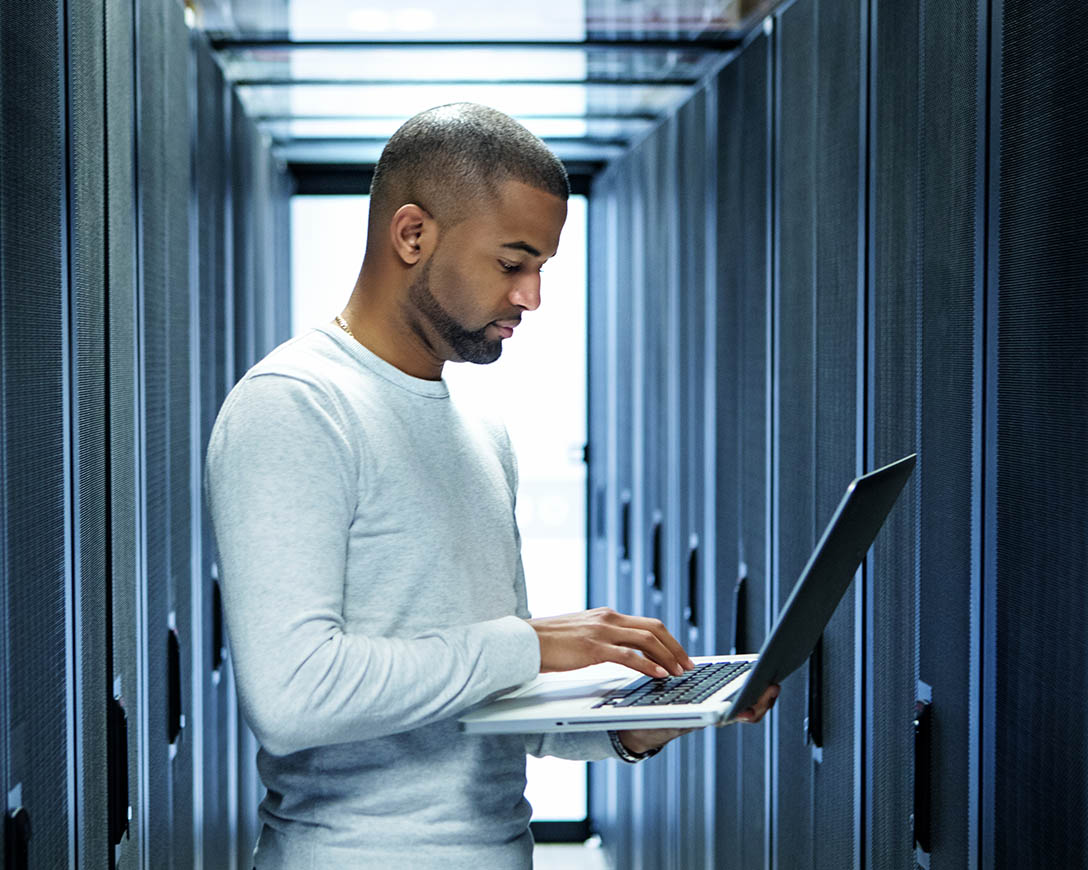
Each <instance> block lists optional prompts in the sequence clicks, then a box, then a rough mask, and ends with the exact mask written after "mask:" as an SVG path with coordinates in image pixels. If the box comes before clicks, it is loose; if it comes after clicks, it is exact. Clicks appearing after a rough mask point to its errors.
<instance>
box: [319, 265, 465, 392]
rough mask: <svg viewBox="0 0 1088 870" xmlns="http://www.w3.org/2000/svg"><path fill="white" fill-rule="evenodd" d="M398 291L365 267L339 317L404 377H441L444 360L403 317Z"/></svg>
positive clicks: (365, 345) (354, 333)
mask: <svg viewBox="0 0 1088 870" xmlns="http://www.w3.org/2000/svg"><path fill="white" fill-rule="evenodd" d="M400 298H402V295H401V292H400V291H399V290H397V289H396V288H394V289H392V290H390V288H389V282H386V281H381V280H379V279H377V278H375V277H374V276H373V275H372V274H370V273H369V272H368V270H367V267H366V264H365V263H364V265H363V271H362V272H361V273H360V274H359V280H358V281H356V282H355V289H354V290H353V291H352V294H351V298H350V299H349V300H348V304H347V305H346V306H345V307H344V310H343V311H342V312H341V314H340V316H341V317H343V318H344V319H345V320H346V321H347V322H348V326H350V327H351V332H352V334H353V335H354V336H355V339H356V340H357V341H358V342H359V343H360V344H361V345H363V346H364V347H365V348H366V349H367V350H369V351H371V352H372V353H373V354H375V355H376V356H378V357H380V358H381V359H383V360H385V361H386V362H387V363H389V364H390V365H393V366H396V367H397V368H398V369H400V370H401V371H402V372H404V373H405V374H407V375H411V376H412V377H415V378H422V379H424V380H428V381H437V380H441V378H442V367H443V364H444V362H445V361H444V360H443V359H442V358H441V357H440V356H439V355H438V354H437V353H435V352H434V350H433V348H432V347H431V345H430V344H429V342H428V341H427V338H426V335H425V334H424V333H423V330H422V327H421V326H416V325H414V324H413V323H412V322H411V321H410V320H409V319H408V318H407V317H406V316H405V312H404V311H403V310H402V307H401V306H400V305H399V304H398V300H399V299H400Z"/></svg>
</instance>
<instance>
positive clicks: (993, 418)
mask: <svg viewBox="0 0 1088 870" xmlns="http://www.w3.org/2000/svg"><path fill="white" fill-rule="evenodd" d="M1004 10H1005V3H1004V0H990V17H989V20H988V22H987V27H988V31H989V33H988V36H989V52H988V54H987V55H984V56H985V57H987V59H988V64H987V82H986V90H987V98H988V100H987V102H988V109H989V112H988V115H987V116H986V117H987V120H988V125H987V129H986V146H987V153H986V157H985V161H986V170H987V176H986V182H985V187H986V193H985V196H986V211H985V228H986V239H985V258H986V259H985V264H986V274H985V277H984V279H983V282H982V287H981V288H980V291H979V292H980V296H981V297H982V301H983V303H984V304H983V308H982V312H981V317H982V319H983V320H984V328H983V330H982V337H981V344H982V354H983V357H982V360H983V373H982V381H983V385H984V390H983V397H982V421H981V425H982V447H981V457H980V458H981V463H982V486H983V489H982V508H981V514H982V515H981V517H980V533H981V537H982V552H981V558H982V564H981V576H980V578H979V582H978V586H977V588H978V591H979V592H980V597H981V601H982V624H981V626H980V627H979V632H978V638H979V648H978V649H979V656H980V662H979V665H980V667H979V676H980V686H979V691H980V693H981V697H982V699H981V705H980V706H981V710H980V712H981V718H980V720H979V723H978V724H979V735H978V746H979V767H978V771H979V774H980V777H981V782H979V783H978V788H979V798H980V806H979V820H980V825H979V827H978V834H979V837H980V843H979V865H980V866H982V867H992V866H994V861H995V859H996V856H995V850H994V846H995V843H994V838H995V831H996V820H995V819H994V808H995V804H996V795H995V792H994V789H995V779H996V764H997V757H996V743H995V739H994V738H995V728H996V722H997V709H996V704H997V691H996V686H997V583H996V579H997V536H996V530H997V466H998V461H997V460H998V437H997V432H998V428H997V424H998V418H997V416H998V402H997V399H998V379H999V375H1000V371H999V367H998V361H999V359H998V334H999V333H998V327H999V325H1000V323H999V306H998V301H999V296H1000V291H1001V286H1000V271H999V253H1000V252H999V244H1000V216H1001V184H1000V182H1001V71H1002V54H1003V48H1004V45H1003V40H1002V30H1001V27H1000V22H1001V21H1002V20H1003V18H1004ZM972 579H973V578H972Z"/></svg>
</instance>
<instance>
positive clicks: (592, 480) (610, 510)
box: [587, 177, 617, 850]
mask: <svg viewBox="0 0 1088 870" xmlns="http://www.w3.org/2000/svg"><path fill="white" fill-rule="evenodd" d="M611 203H612V197H611V194H610V189H609V187H608V183H607V181H606V179H605V178H604V177H602V178H599V179H598V180H597V181H596V182H595V183H594V186H593V193H592V196H590V198H589V236H590V238H591V239H592V240H593V244H591V245H589V288H590V292H589V293H588V299H587V306H588V312H587V313H588V320H587V322H588V323H589V324H590V329H591V333H590V335H589V341H588V345H589V407H588V418H589V420H588V422H589V488H590V489H589V495H590V498H589V502H588V514H589V541H590V547H589V606H590V607H599V606H602V605H604V604H608V603H609V572H610V571H611V570H612V565H613V562H614V560H615V558H616V557H615V548H616V540H617V538H616V534H615V532H614V528H615V512H614V504H615V498H616V494H615V492H614V487H613V486H612V478H611V476H610V474H609V463H610V462H611V461H612V457H613V452H612V449H611V446H610V442H609V419H610V414H611V408H610V405H609V402H608V385H609V383H610V382H611V378H612V377H614V371H613V367H612V359H613V357H612V354H611V353H610V348H609V346H608V335H609V330H608V328H607V323H608V320H609V316H610V305H609V293H610V285H609V284H608V280H607V279H608V275H609V270H610V269H611V268H612V264H613V263H614V256H615V254H614V250H613V248H614V245H615V242H614V239H613V238H612V237H610V227H611V226H612V215H611V211H612V208H611ZM616 774H617V771H616V767H615V765H612V764H609V763H604V764H600V763H598V764H591V765H590V772H589V777H590V779H589V801H590V815H591V816H592V818H593V823H594V827H595V829H596V830H597V831H598V833H600V835H601V839H602V841H603V842H604V843H605V846H606V848H608V849H609V850H611V849H612V844H613V841H614V834H615V833H616V830H617V827H616V818H615V815H616V808H615V802H616Z"/></svg>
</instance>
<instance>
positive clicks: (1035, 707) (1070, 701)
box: [982, 0, 1088, 868]
mask: <svg viewBox="0 0 1088 870" xmlns="http://www.w3.org/2000/svg"><path fill="white" fill-rule="evenodd" d="M993 21H994V28H995V29H994V33H993V34H992V39H993V45H994V54H993V64H994V68H993V75H992V77H991V82H992V85H993V92H992V93H993V103H992V105H991V113H992V114H991V118H992V128H991V134H992V136H991V152H990V154H991V161H992V162H991V166H990V169H991V171H990V183H991V186H990V190H989V194H990V202H991V211H990V222H989V231H990V235H989V240H990V250H989V275H990V287H989V290H990V296H989V299H988V305H989V308H988V326H989V329H988V335H987V339H988V342H987V347H988V349H989V351H990V355H989V357H988V360H987V362H988V382H987V392H986V400H987V401H986V407H987V421H986V475H985V479H986V502H985V508H984V510H985V514H986V517H987V520H986V527H987V532H988V534H987V536H986V543H985V546H986V551H985V557H986V561H985V578H986V582H985V589H986V600H985V612H984V619H983V622H984V625H985V626H986V636H985V647H984V687H985V692H986V706H985V715H984V721H983V740H984V742H983V750H984V752H983V772H982V774H983V775H982V782H983V783H984V789H985V791H984V794H983V808H982V819H983V826H984V827H983V830H984V835H983V836H984V841H983V860H982V865H983V866H987V867H991V866H992V867H1001V868H1004V867H1018V866H1024V865H1027V864H1034V865H1036V866H1054V867H1058V866H1062V867H1065V866H1068V867H1072V866H1082V865H1083V863H1084V856H1085V854H1086V853H1088V824H1086V819H1088V785H1086V783H1088V777H1086V762H1085V754H1084V749H1083V745H1084V741H1083V735H1084V734H1085V725H1086V719H1088V689H1086V686H1085V680H1084V678H1083V676H1081V675H1080V673H1079V671H1078V670H1074V671H1072V672H1070V671H1068V670H1067V669H1065V668H1063V667H1060V666H1059V667H1057V668H1055V667H1054V662H1056V661H1057V662H1067V661H1068V662H1081V661H1084V659H1085V655H1086V653H1088V648H1086V647H1088V644H1086V640H1085V632H1084V622H1085V617H1086V615H1088V596H1086V593H1085V588H1086V587H1085V582H1084V566H1085V564H1088V533H1086V525H1085V505H1086V504H1088V471H1086V468H1085V462H1084V444H1085V443H1086V441H1088V437H1086V436H1088V414H1086V413H1085V395H1088V374H1086V373H1088V342H1086V341H1085V329H1086V326H1088V229H1086V226H1088V224H1086V221H1085V214H1086V203H1088V153H1086V151H1085V147H1084V140H1083V135H1082V131H1083V129H1084V120H1085V118H1086V117H1088V94H1086V91H1085V78H1086V74H1085V67H1084V63H1083V57H1084V54H1085V51H1086V50H1088V19H1086V18H1085V15H1084V10H1083V7H1081V6H1080V5H1078V4H1070V3H1062V2H1055V0H1049V2H1035V3H1027V2H1022V0H1003V2H1000V0H999V2H995V3H994V14H993Z"/></svg>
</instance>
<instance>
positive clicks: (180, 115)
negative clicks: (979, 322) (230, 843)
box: [136, 2, 194, 867]
mask: <svg viewBox="0 0 1088 870" xmlns="http://www.w3.org/2000/svg"><path fill="white" fill-rule="evenodd" d="M136 29H137V32H136V40H137V48H138V52H137V88H138V112H137V125H138V127H137V129H138V132H139V135H138V139H137V143H138V144H137V155H136V162H137V184H138V189H137V194H138V200H139V204H140V205H139V215H140V218H139V291H140V292H139V305H138V319H139V341H140V346H139V366H140V373H141V379H140V389H139V396H140V408H141V415H140V423H141V426H142V432H141V435H142V440H143V451H142V460H143V462H142V466H143V467H142V475H143V481H144V493H143V495H144V500H143V509H144V515H143V519H142V523H141V527H142V530H143V533H144V546H143V568H144V573H143V579H144V582H145V583H146V586H145V590H146V592H145V596H146V597H145V598H144V601H145V609H144V616H145V622H144V627H145V634H144V638H143V643H144V655H145V662H146V675H147V689H146V692H147V694H146V698H147V711H146V717H147V718H146V722H147V727H148V730H147V734H146V750H147V754H146V756H145V758H146V765H147V767H146V781H147V783H148V806H147V824H148V828H147V831H148V839H147V844H146V845H147V856H148V860H149V861H150V863H152V864H155V865H157V866H168V867H169V866H188V865H190V864H192V862H193V842H194V823H193V758H192V745H193V743H192V740H191V739H189V738H188V737H187V735H185V733H184V731H185V728H184V726H185V721H186V720H185V714H186V712H187V711H188V710H189V701H190V699H189V697H188V696H189V691H188V688H189V685H190V683H189V681H187V680H185V679H184V678H183V674H186V675H187V674H191V673H192V668H191V665H192V662H191V647H190V642H189V641H190V638H189V629H190V626H191V619H190V612H189V601H190V594H189V590H190V586H191V561H190V554H191V550H192V535H191V498H192V495H191V493H190V491H191V479H190V462H191V456H190V443H189V437H190V425H191V424H190V393H189V383H190V371H189V367H190V359H189V342H190V335H191V329H192V327H191V324H190V322H189V320H190V305H189V292H190V284H189V238H188V227H189V193H190V191H189V135H188V129H189V128H188V120H189V105H188V96H187V93H188V34H187V30H186V27H185V24H184V20H183V18H182V9H181V8H180V7H179V6H177V5H175V4H162V3H152V2H141V3H140V4H138V6H137V14H136ZM141 773H142V772H141Z"/></svg>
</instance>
